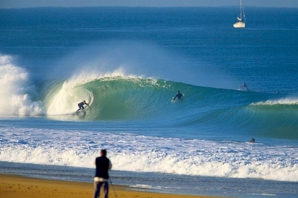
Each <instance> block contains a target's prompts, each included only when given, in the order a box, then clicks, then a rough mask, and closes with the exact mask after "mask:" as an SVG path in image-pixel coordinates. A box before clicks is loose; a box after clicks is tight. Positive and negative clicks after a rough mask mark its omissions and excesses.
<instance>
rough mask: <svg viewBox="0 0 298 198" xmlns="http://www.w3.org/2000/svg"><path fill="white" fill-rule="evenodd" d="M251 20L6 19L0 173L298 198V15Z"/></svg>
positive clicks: (175, 13) (75, 12)
mask: <svg viewBox="0 0 298 198" xmlns="http://www.w3.org/2000/svg"><path fill="white" fill-rule="evenodd" d="M245 10H246V11H245V12H246V18H247V21H246V28H245V29H234V28H233V26H232V25H233V23H234V22H235V20H236V16H237V15H238V11H239V9H238V8H237V7H229V8H199V7H197V8H122V7H97V8H30V9H29V8H28V9H1V10H0V86H1V90H0V96H1V98H2V103H1V104H0V172H1V173H13V174H22V175H29V176H32V177H41V178H55V179H63V180H76V181H82V180H83V181H89V182H92V176H93V168H94V167H93V166H94V158H95V157H96V156H97V155H98V153H99V150H100V149H102V148H105V149H107V150H108V156H109V158H110V159H111V161H112V163H113V169H114V170H113V171H112V172H111V175H112V179H113V182H114V183H115V184H124V185H129V186H132V187H141V188H143V189H144V190H146V191H158V192H170V193H178V194H201V195H223V196H235V197H266V196H277V197H297V194H298V192H297V189H298V188H297V182H298V152H297V151H298V113H297V112H298V90H297V87H298V80H297V76H298V56H297V55H298V47H297V46H298V34H297V33H298V15H297V14H296V13H297V11H298V10H297V9H294V8H293V9H291V8H278V9H277V8H256V7H248V8H246V9H245ZM244 82H245V83H246V84H247V85H248V88H249V91H247V90H245V89H243V87H241V85H242V84H243V83H244ZM178 90H180V91H181V92H182V93H183V94H184V97H183V99H181V100H173V97H174V96H175V94H176V92H177V91H178ZM83 100H86V101H87V102H88V103H89V104H90V108H88V109H86V110H83V111H79V112H78V113H75V112H76V110H77V109H78V106H77V104H78V103H79V102H81V101H83ZM252 138H255V140H256V143H254V144H251V143H249V140H250V139H252ZM49 170H50V171H49ZM44 172H47V174H44ZM78 173H79V174H78ZM182 183H183V184H186V185H184V186H183V185H181V184H182ZM210 186H215V187H214V188H213V187H212V188H210Z"/></svg>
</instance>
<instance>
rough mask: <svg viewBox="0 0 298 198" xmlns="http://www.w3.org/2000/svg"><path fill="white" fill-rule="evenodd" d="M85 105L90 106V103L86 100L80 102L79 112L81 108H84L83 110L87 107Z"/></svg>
mask: <svg viewBox="0 0 298 198" xmlns="http://www.w3.org/2000/svg"><path fill="white" fill-rule="evenodd" d="M84 105H87V106H89V104H88V103H87V102H86V101H85V100H84V101H83V102H80V103H79V104H78V106H79V109H78V110H77V112H78V111H79V110H81V109H82V110H83V109H85V107H84Z"/></svg>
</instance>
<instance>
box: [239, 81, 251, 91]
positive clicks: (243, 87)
mask: <svg viewBox="0 0 298 198" xmlns="http://www.w3.org/2000/svg"><path fill="white" fill-rule="evenodd" d="M240 90H244V91H250V90H249V89H248V86H247V84H246V83H245V82H243V84H242V85H241V86H240Z"/></svg>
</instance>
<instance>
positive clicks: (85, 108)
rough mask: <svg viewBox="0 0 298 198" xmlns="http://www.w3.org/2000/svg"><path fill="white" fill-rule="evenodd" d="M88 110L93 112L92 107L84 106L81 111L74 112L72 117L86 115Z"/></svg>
mask: <svg viewBox="0 0 298 198" xmlns="http://www.w3.org/2000/svg"><path fill="white" fill-rule="evenodd" d="M87 109H90V110H91V108H90V106H87V105H86V107H85V106H84V109H80V110H78V111H76V112H74V113H73V114H72V115H79V114H86V110H87Z"/></svg>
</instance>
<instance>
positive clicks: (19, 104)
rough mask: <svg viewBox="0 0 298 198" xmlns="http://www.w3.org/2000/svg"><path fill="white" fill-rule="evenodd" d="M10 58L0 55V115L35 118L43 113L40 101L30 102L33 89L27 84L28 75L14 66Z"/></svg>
mask: <svg viewBox="0 0 298 198" xmlns="http://www.w3.org/2000/svg"><path fill="white" fill-rule="evenodd" d="M12 59H13V58H12V57H11V56H8V55H1V54H0V87H1V89H0V97H1V101H2V102H1V103H0V114H1V115H21V116H27V115H31V116H35V115H41V114H43V113H44V111H43V107H42V105H43V104H42V102H41V101H32V99H31V97H32V96H33V95H36V91H35V87H34V86H33V85H30V83H29V74H28V73H27V71H26V70H25V69H24V68H21V67H18V66H15V65H14V64H13V63H12Z"/></svg>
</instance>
